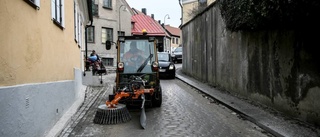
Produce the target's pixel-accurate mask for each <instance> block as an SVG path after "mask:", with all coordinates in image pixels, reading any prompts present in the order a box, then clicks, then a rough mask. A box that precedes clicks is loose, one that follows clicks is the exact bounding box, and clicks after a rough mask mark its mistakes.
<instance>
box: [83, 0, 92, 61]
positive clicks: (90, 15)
mask: <svg viewBox="0 0 320 137" xmlns="http://www.w3.org/2000/svg"><path fill="white" fill-rule="evenodd" d="M87 4H88V11H89V20H90V25H86V27H85V29H84V31H85V33H84V37H85V51H86V58H85V59H87V58H88V44H87V43H88V42H87V28H89V27H91V26H92V22H93V15H92V12H91V11H92V0H87Z"/></svg>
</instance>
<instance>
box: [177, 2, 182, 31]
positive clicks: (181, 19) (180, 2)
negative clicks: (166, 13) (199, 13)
mask: <svg viewBox="0 0 320 137" xmlns="http://www.w3.org/2000/svg"><path fill="white" fill-rule="evenodd" d="M178 1H179V5H180V8H181V18H180V20H181V24H180V26H181V25H182V22H183V6H182V3H181V0H178Z"/></svg>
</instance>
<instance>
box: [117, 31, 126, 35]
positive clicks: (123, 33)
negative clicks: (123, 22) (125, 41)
mask: <svg viewBox="0 0 320 137" xmlns="http://www.w3.org/2000/svg"><path fill="white" fill-rule="evenodd" d="M125 35H126V32H125V31H118V36H125Z"/></svg>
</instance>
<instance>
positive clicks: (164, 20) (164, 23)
mask: <svg viewBox="0 0 320 137" xmlns="http://www.w3.org/2000/svg"><path fill="white" fill-rule="evenodd" d="M167 16H168V18H167V19H170V16H169V14H167V15H165V16H164V18H163V25H166V17H167Z"/></svg>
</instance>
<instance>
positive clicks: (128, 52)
mask: <svg viewBox="0 0 320 137" xmlns="http://www.w3.org/2000/svg"><path fill="white" fill-rule="evenodd" d="M154 51H155V49H154V43H153V42H149V41H148V40H147V39H146V40H141V39H140V40H126V41H125V42H121V43H120V62H123V63H124V71H123V73H152V68H151V64H152V62H153V61H155V55H154Z"/></svg>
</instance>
